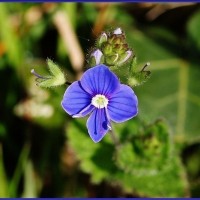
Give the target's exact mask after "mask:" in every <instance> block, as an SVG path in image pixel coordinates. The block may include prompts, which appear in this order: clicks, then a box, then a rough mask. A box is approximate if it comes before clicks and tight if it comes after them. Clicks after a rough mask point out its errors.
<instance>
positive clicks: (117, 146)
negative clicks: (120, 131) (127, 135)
mask: <svg viewBox="0 0 200 200" xmlns="http://www.w3.org/2000/svg"><path fill="white" fill-rule="evenodd" d="M110 135H111V138H112V140H113V142H114V144H115V147H116V149H118V148H119V146H120V141H119V139H118V138H117V136H116V133H115V131H114V130H113V128H112V127H111V129H110Z"/></svg>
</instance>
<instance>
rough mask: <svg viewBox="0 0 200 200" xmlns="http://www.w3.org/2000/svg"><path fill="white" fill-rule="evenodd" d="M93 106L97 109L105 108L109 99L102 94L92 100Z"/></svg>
mask: <svg viewBox="0 0 200 200" xmlns="http://www.w3.org/2000/svg"><path fill="white" fill-rule="evenodd" d="M92 105H93V106H95V107H96V108H105V107H107V105H108V99H107V98H106V97H105V96H104V95H101V94H97V95H96V96H94V97H93V98H92Z"/></svg>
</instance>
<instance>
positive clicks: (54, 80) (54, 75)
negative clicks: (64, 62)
mask: <svg viewBox="0 0 200 200" xmlns="http://www.w3.org/2000/svg"><path fill="white" fill-rule="evenodd" d="M47 64H48V67H49V72H50V75H49V76H45V77H42V76H40V75H38V74H36V73H35V72H34V70H32V71H31V73H33V74H34V75H36V77H38V78H37V82H38V83H37V85H38V86H40V87H44V88H50V87H55V86H60V85H64V84H65V83H66V78H65V75H64V73H63V72H62V70H61V69H60V68H59V67H58V65H56V64H55V63H54V62H53V61H52V60H50V59H47Z"/></svg>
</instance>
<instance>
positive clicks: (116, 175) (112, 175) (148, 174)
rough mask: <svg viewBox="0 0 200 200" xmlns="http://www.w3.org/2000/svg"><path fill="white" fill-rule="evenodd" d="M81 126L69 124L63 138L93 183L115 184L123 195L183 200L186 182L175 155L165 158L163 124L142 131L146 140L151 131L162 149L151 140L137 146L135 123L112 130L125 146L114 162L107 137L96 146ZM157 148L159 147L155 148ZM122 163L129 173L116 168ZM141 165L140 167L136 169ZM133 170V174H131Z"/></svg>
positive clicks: (111, 146)
mask: <svg viewBox="0 0 200 200" xmlns="http://www.w3.org/2000/svg"><path fill="white" fill-rule="evenodd" d="M85 122H86V121H85V119H81V120H76V119H75V120H73V121H71V122H70V124H69V125H68V132H67V136H68V139H69V144H70V146H71V147H72V148H73V149H74V151H75V153H76V155H77V157H78V159H79V160H80V168H81V170H82V171H83V172H85V173H89V174H90V175H91V181H92V182H93V183H100V182H101V181H103V180H106V181H108V182H109V183H110V184H119V185H120V186H121V187H122V189H123V191H124V192H128V193H131V192H135V193H137V194H139V195H141V196H149V197H180V196H186V189H187V180H186V178H185V172H184V169H183V167H182V165H181V163H180V161H179V158H178V156H177V154H176V153H175V152H173V154H170V155H172V156H169V152H170V151H169V146H170V145H171V143H170V142H169V141H170V140H169V138H168V136H169V135H168V129H167V128H166V126H165V125H163V123H161V122H157V123H158V124H155V125H152V126H150V127H148V128H147V129H145V130H146V133H145V134H146V136H148V137H147V138H149V135H150V133H152V131H154V132H155V134H156V138H157V139H158V138H159V141H162V143H163V142H164V144H162V145H163V146H162V148H160V146H159V145H160V144H159V141H156V140H155V138H151V137H150V140H148V139H147V138H146V141H147V143H145V142H144V143H143V142H141V141H140V140H139V142H138V139H137V136H138V133H136V132H133V131H134V130H135V131H139V130H140V128H139V127H140V126H139V123H138V121H137V120H130V121H129V122H127V123H124V124H120V125H119V126H118V125H116V126H115V129H116V130H118V136H119V138H120V140H122V141H123V144H125V146H122V148H123V150H124V151H123V152H121V155H120V157H119V158H117V157H116V152H115V148H114V145H113V143H112V141H111V137H110V136H109V133H108V134H107V135H106V136H105V137H104V139H103V140H102V141H101V142H100V143H97V144H96V143H94V142H93V141H92V140H91V138H90V137H89V134H88V132H87V129H86V127H85ZM166 137H167V138H168V139H166ZM130 141H131V143H130ZM142 141H144V140H142ZM148 141H149V143H148ZM165 142H166V143H165ZM123 144H122V145H123ZM133 144H134V145H135V147H134V148H136V146H137V147H138V145H141V146H140V147H139V149H140V151H138V148H136V149H135V150H134V148H133V146H134V145H133ZM146 144H147V148H146V150H144V149H143V145H146ZM157 144H159V145H158V147H156V148H155V146H157ZM121 150H122V149H121ZM133 152H134V153H133ZM123 153H124V154H123ZM141 153H142V154H143V155H142V154H141ZM155 155H156V156H155ZM117 156H119V155H117ZM117 159H120V160H117ZM148 161H149V162H150V164H149V163H148ZM122 162H126V164H127V165H128V167H131V169H130V168H124V167H123V166H119V165H120V164H122ZM116 163H117V164H116ZM123 164H124V163H123ZM141 164H142V166H140V165H141ZM163 166H164V167H163ZM133 167H134V168H135V169H136V170H133V169H132V168H133ZM141 167H142V169H141ZM150 169H151V170H150ZM154 169H155V170H154ZM130 172H131V173H130ZM138 172H139V173H138Z"/></svg>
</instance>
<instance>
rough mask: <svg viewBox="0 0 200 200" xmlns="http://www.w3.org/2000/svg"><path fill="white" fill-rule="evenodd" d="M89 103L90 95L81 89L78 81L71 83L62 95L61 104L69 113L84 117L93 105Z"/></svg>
mask: <svg viewBox="0 0 200 200" xmlns="http://www.w3.org/2000/svg"><path fill="white" fill-rule="evenodd" d="M90 104H91V96H90V95H89V94H88V93H87V92H85V91H84V90H83V88H82V87H81V85H80V81H75V82H74V83H72V84H71V85H70V86H69V87H68V88H67V90H66V91H65V94H64V96H63V100H62V102H61V105H62V107H63V109H64V110H65V111H66V112H67V113H68V114H69V115H72V116H73V115H75V116H74V117H84V116H86V115H87V114H89V113H90V112H91V111H92V110H93V109H94V106H92V105H90Z"/></svg>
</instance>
